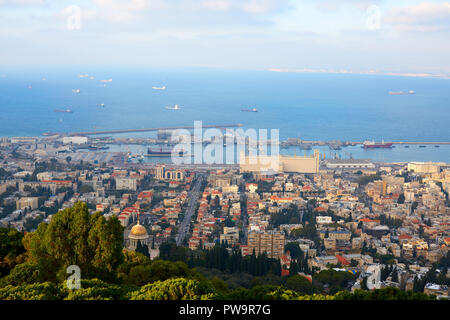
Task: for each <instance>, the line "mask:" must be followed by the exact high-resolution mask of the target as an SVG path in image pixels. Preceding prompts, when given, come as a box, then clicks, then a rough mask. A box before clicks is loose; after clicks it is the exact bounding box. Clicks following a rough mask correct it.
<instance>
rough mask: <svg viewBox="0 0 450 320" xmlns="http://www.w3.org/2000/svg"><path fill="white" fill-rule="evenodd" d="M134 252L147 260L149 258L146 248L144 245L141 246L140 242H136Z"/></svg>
mask: <svg viewBox="0 0 450 320" xmlns="http://www.w3.org/2000/svg"><path fill="white" fill-rule="evenodd" d="M136 252H139V253H142V254H143V255H144V256H146V257H147V258H150V254H149V252H148V246H147V245H146V244H142V243H141V241H140V240H138V242H137V245H136Z"/></svg>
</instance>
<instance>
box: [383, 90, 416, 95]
mask: <svg viewBox="0 0 450 320" xmlns="http://www.w3.org/2000/svg"><path fill="white" fill-rule="evenodd" d="M389 94H390V95H391V96H400V95H405V94H415V92H414V90H409V91H389Z"/></svg>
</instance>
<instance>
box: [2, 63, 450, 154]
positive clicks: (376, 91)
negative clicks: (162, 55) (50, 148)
mask: <svg viewBox="0 0 450 320" xmlns="http://www.w3.org/2000/svg"><path fill="white" fill-rule="evenodd" d="M81 74H89V76H93V77H95V78H94V79H90V78H80V77H79V75H81ZM105 79H112V82H109V83H106V84H103V83H101V82H100V80H105ZM30 86H31V87H30ZM152 86H166V87H167V89H166V90H161V91H158V90H153V89H152ZM73 89H80V93H79V94H76V93H73V92H72V90H73ZM408 90H414V91H415V92H416V94H414V95H398V96H393V95H389V94H388V92H389V91H408ZM98 104H105V107H99V106H97V105H98ZM175 104H178V105H180V107H181V109H180V110H177V111H174V110H167V109H166V108H165V107H166V106H169V105H171V106H172V105H175ZM244 108H257V109H258V112H257V113H252V112H241V109H244ZM54 109H71V110H73V113H56V112H54ZM195 120H201V121H203V124H205V125H207V124H214V125H216V124H232V123H242V124H243V125H244V129H245V128H255V129H279V132H280V138H281V139H286V138H289V137H292V138H301V139H304V140H327V141H329V140H341V141H365V140H376V141H381V140H382V139H384V140H385V141H450V129H449V124H450V80H447V79H437V78H413V77H396V76H378V75H354V74H325V73H276V72H269V71H237V70H222V69H210V68H195V69H194V68H184V69H164V70H163V69H120V68H111V69H107V68H102V69H93V68H92V69H89V68H66V69H47V70H44V69H39V70H38V69H27V70H25V69H14V68H6V69H5V68H3V69H2V68H0V136H40V135H42V133H44V132H49V131H50V132H80V131H96V130H110V129H131V128H148V127H167V126H192V125H193V123H194V121H195ZM116 136H130V137H131V136H133V137H147V136H154V133H129V134H126V135H124V134H122V135H116ZM133 148H138V149H139V148H144V149H145V147H140V146H136V147H133ZM118 149H119V147H112V148H111V150H112V151H116V150H118ZM144 149H143V150H144ZM320 149H321V151H322V152H324V153H325V154H326V155H327V157H332V156H335V155H339V156H340V157H341V158H348V157H353V158H365V159H372V160H374V161H387V162H396V161H445V162H450V146H449V145H442V146H441V147H439V148H436V147H435V146H434V145H428V146H427V147H426V148H419V146H411V147H410V148H405V147H404V146H396V148H393V149H389V150H381V149H375V150H364V149H362V148H361V147H360V146H358V147H347V148H343V149H342V150H339V151H334V150H330V149H328V148H327V147H324V148H320ZM282 152H283V153H288V154H294V153H296V154H303V153H304V151H303V150H299V149H298V150H295V149H293V148H291V149H288V150H283V149H282ZM311 152H312V151H306V153H311Z"/></svg>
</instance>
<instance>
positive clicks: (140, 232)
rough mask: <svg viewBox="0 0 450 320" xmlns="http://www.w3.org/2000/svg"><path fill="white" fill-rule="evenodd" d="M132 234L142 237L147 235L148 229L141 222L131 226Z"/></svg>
mask: <svg viewBox="0 0 450 320" xmlns="http://www.w3.org/2000/svg"><path fill="white" fill-rule="evenodd" d="M130 235H132V236H135V237H142V236H147V235H148V234H147V229H145V227H143V226H141V225H140V224H137V225H135V226H133V228H131V231H130Z"/></svg>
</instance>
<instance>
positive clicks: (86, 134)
mask: <svg viewBox="0 0 450 320" xmlns="http://www.w3.org/2000/svg"><path fill="white" fill-rule="evenodd" d="M242 126H243V125H242V124H240V123H237V124H224V125H202V129H208V128H218V129H225V128H236V127H242ZM177 129H187V130H189V129H194V126H179V127H162V128H143V129H122V130H106V131H87V132H72V133H69V134H68V136H70V137H73V136H93V135H104V134H119V133H133V132H150V131H168V130H177ZM44 135H46V136H51V135H60V136H61V135H63V134H60V133H48V132H47V133H44Z"/></svg>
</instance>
